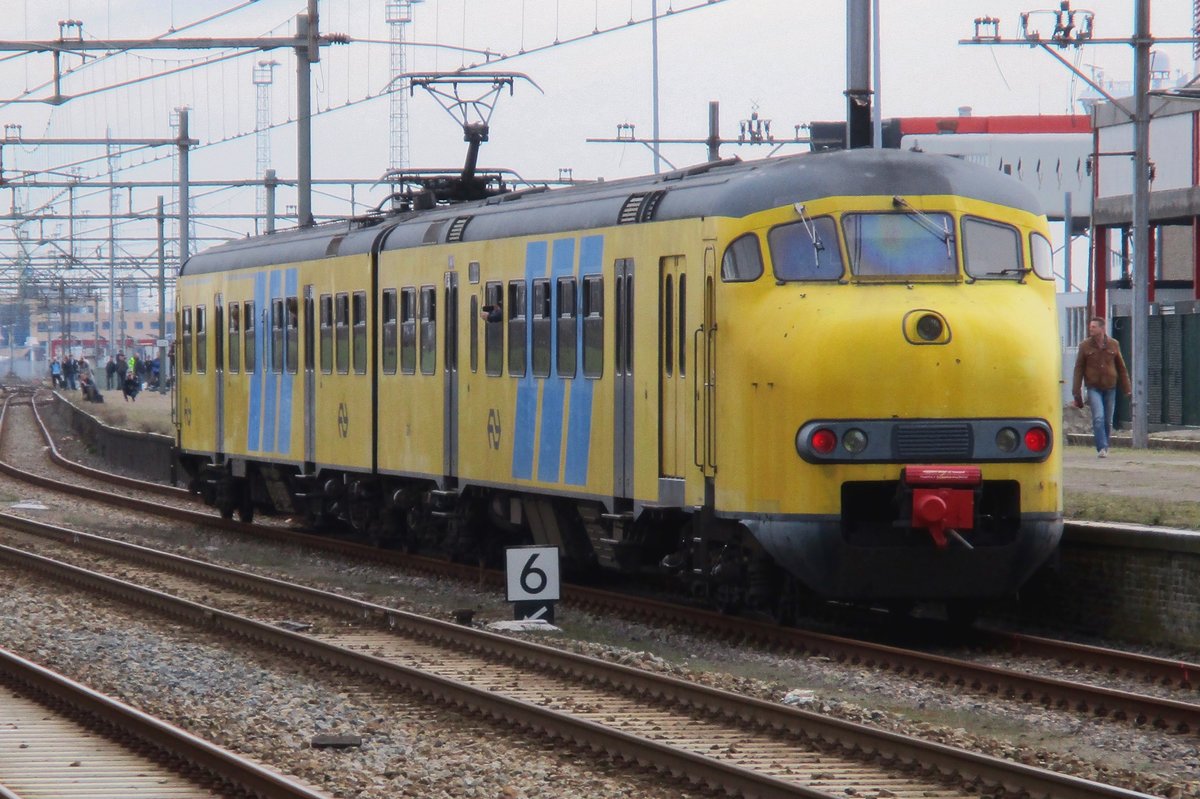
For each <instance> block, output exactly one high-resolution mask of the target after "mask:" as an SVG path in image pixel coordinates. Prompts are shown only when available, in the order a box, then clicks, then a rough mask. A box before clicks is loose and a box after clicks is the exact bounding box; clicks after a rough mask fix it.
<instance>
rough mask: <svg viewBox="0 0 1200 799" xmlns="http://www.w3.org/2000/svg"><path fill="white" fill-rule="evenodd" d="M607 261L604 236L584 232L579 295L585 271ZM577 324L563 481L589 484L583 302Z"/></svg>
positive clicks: (593, 271) (589, 384) (590, 385)
mask: <svg viewBox="0 0 1200 799" xmlns="http://www.w3.org/2000/svg"><path fill="white" fill-rule="evenodd" d="M603 264H604V237H603V236H585V237H583V238H582V239H580V241H579V277H580V280H579V297H580V298H582V297H583V277H584V275H598V274H600V271H601V269H602V268H603ZM576 307H577V308H579V310H580V314H579V319H578V322H577V324H576V328H575V331H576V338H575V340H576V341H577V342H579V344H578V346H577V347H576V355H575V357H576V365H575V370H576V371H575V373H576V375H577V376H576V378H575V379H574V380H572V381H571V411H570V415H569V416H568V418H567V464H566V470H565V472H564V474H563V482H565V483H567V484H568V485H580V486H581V485H586V484H587V479H588V460H589V457H590V455H591V445H592V393H593V391H594V390H595V385H596V381H595V380H591V379H588V378H586V377H584V376H583V313H582V311H583V303H582V302H579V303H577V305H576Z"/></svg>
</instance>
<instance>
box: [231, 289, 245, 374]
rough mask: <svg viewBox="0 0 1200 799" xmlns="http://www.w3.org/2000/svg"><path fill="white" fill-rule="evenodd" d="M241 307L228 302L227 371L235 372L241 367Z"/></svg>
mask: <svg viewBox="0 0 1200 799" xmlns="http://www.w3.org/2000/svg"><path fill="white" fill-rule="evenodd" d="M241 311H242V309H241V307H240V306H239V305H238V303H236V302H231V303H229V371H230V372H231V373H233V374H237V373H238V372H239V371H241V368H242V317H241Z"/></svg>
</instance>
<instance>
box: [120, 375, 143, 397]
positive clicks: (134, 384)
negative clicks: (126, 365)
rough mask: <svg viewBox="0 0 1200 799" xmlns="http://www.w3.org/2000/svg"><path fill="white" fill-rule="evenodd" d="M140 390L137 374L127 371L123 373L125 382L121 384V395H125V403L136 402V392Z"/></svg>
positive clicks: (140, 385)
mask: <svg viewBox="0 0 1200 799" xmlns="http://www.w3.org/2000/svg"><path fill="white" fill-rule="evenodd" d="M141 390H142V384H141V383H140V382H138V376H137V372H135V371H133V370H132V369H129V370H127V371H126V372H125V382H124V383H122V384H121V393H122V394H124V395H125V401H126V402H137V395H138V392H139V391H141Z"/></svg>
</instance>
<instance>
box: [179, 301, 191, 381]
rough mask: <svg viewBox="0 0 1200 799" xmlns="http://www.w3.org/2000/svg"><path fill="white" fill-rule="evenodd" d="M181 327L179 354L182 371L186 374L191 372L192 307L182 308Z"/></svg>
mask: <svg viewBox="0 0 1200 799" xmlns="http://www.w3.org/2000/svg"><path fill="white" fill-rule="evenodd" d="M182 327H183V336H182V338H181V340H180V343H181V344H182V345H183V346H182V352H181V353H180V355H182V356H183V357H182V361H183V371H184V372H185V373H186V374H191V372H192V309H191V308H184V309H183V323H182Z"/></svg>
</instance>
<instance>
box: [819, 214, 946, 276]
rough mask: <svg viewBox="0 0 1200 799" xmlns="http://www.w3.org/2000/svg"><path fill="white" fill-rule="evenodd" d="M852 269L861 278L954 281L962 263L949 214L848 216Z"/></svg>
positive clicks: (844, 220) (844, 224) (845, 226)
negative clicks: (914, 277)
mask: <svg viewBox="0 0 1200 799" xmlns="http://www.w3.org/2000/svg"><path fill="white" fill-rule="evenodd" d="M842 227H843V229H844V230H845V232H846V249H847V251H848V253H849V256H850V269H851V271H852V272H853V273H854V275H855V276H857V277H911V276H918V277H954V276H956V275H957V274H958V260H957V256H956V255H955V247H954V222H953V220H951V218H950V215H949V214H941V213H932V214H927V213H922V212H919V211H915V210H914V211H913V212H911V213H886V214H847V215H846V216H845V217H843V218H842Z"/></svg>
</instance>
